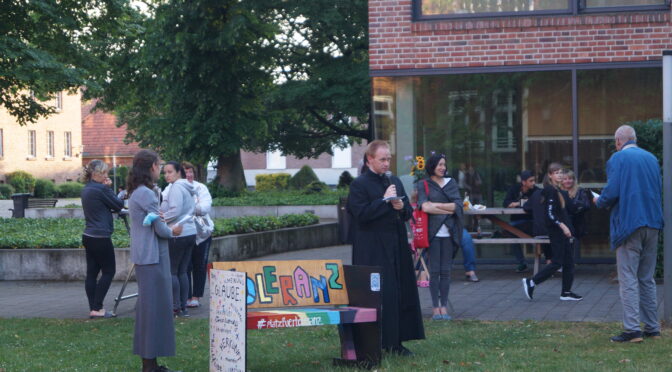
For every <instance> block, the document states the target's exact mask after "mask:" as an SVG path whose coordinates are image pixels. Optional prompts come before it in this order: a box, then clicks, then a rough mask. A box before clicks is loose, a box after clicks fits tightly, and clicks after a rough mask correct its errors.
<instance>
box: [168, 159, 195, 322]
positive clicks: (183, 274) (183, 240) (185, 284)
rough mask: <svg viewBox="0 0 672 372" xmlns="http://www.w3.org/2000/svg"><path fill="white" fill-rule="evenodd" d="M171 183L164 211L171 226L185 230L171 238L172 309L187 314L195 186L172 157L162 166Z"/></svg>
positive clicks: (183, 314) (180, 314) (180, 313)
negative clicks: (188, 268)
mask: <svg viewBox="0 0 672 372" xmlns="http://www.w3.org/2000/svg"><path fill="white" fill-rule="evenodd" d="M163 173H164V177H165V178H166V181H167V182H168V183H169V185H168V187H166V189H165V190H164V191H163V201H162V202H161V212H162V213H163V218H164V219H165V221H166V223H167V224H168V226H175V225H180V226H182V233H181V234H180V235H179V236H178V237H175V238H173V239H170V241H169V242H168V251H169V252H170V274H171V276H172V280H173V312H174V314H175V316H184V317H188V316H189V312H188V311H187V298H188V296H189V279H188V278H187V267H188V266H189V261H191V253H192V251H193V249H194V247H195V246H196V226H195V225H194V209H195V206H196V204H195V203H194V188H193V186H192V185H191V184H190V183H189V182H187V180H186V179H184V178H183V177H184V169H182V166H181V165H180V163H177V162H174V161H169V162H167V163H166V164H165V165H164V166H163Z"/></svg>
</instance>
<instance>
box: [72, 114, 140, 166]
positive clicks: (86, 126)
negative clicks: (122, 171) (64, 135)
mask: <svg viewBox="0 0 672 372" xmlns="http://www.w3.org/2000/svg"><path fill="white" fill-rule="evenodd" d="M94 105H95V102H85V103H83V104H82V141H83V144H84V152H83V154H82V164H84V165H85V164H87V163H88V162H89V161H91V160H93V159H100V160H103V161H105V162H106V163H107V164H108V165H109V166H110V167H111V166H113V165H117V166H122V165H124V166H128V167H130V166H131V165H132V164H133V156H134V155H135V153H136V152H138V150H140V147H139V146H138V144H137V143H135V142H133V143H129V144H125V143H124V138H125V137H126V126H121V127H117V125H116V123H117V117H116V116H115V115H114V114H112V113H107V112H103V111H100V110H98V111H92V109H93V107H94Z"/></svg>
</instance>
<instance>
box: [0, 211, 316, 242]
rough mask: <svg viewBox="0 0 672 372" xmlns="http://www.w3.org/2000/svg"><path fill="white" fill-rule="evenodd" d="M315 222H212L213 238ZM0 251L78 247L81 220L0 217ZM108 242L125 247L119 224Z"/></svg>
mask: <svg viewBox="0 0 672 372" xmlns="http://www.w3.org/2000/svg"><path fill="white" fill-rule="evenodd" d="M318 222H319V217H317V216H315V215H314V214H311V213H304V214H289V215H284V216H281V217H271V216H269V217H266V216H253V217H236V218H217V219H215V232H214V233H213V236H215V237H217V236H225V235H231V234H242V233H251V232H259V231H267V230H276V229H280V228H287V227H297V226H308V225H314V224H316V223H318ZM0 231H2V234H0V248H4V249H25V248H81V247H82V243H81V241H82V231H84V220H83V219H81V218H35V219H32V218H0ZM112 243H113V244H114V246H115V247H120V248H123V247H128V246H129V238H128V234H127V233H126V228H125V227H124V224H123V221H121V220H119V219H115V220H114V234H113V235H112Z"/></svg>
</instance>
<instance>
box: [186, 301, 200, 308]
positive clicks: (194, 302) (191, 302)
mask: <svg viewBox="0 0 672 372" xmlns="http://www.w3.org/2000/svg"><path fill="white" fill-rule="evenodd" d="M199 306H201V303H200V302H198V300H189V301H187V307H199Z"/></svg>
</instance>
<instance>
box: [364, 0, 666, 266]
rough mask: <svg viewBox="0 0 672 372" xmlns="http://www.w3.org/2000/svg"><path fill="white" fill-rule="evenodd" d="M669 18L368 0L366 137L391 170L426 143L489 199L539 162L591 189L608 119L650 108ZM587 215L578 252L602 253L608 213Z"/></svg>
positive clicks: (617, 5)
mask: <svg viewBox="0 0 672 372" xmlns="http://www.w3.org/2000/svg"><path fill="white" fill-rule="evenodd" d="M670 15H671V14H670V5H669V1H667V0H628V1H626V0H567V1H563V0H556V1H542V0H529V1H528V0H501V1H490V0H459V1H458V0H454V1H448V0H370V1H369V31H370V74H371V76H372V77H373V104H374V122H375V130H374V133H375V137H376V138H381V139H386V140H389V141H391V142H392V143H393V157H394V159H393V161H394V168H395V171H396V173H397V174H406V173H407V171H408V170H409V167H410V164H409V163H408V162H407V161H405V160H404V158H405V157H407V156H409V155H416V154H425V155H426V154H427V153H429V152H430V151H439V152H442V153H445V154H446V155H447V157H448V167H449V169H451V170H452V173H453V175H454V176H455V177H457V176H458V175H460V174H463V173H464V172H469V171H470V172H476V173H478V175H480V177H479V178H480V179H481V180H482V183H481V184H480V185H466V184H463V185H461V186H462V187H463V188H464V189H465V190H466V189H469V188H472V189H473V188H475V187H476V186H478V188H479V189H480V190H478V194H479V195H478V197H479V198H480V199H481V202H482V203H483V204H486V205H488V206H501V203H502V199H503V195H504V193H505V192H506V190H507V188H508V186H509V185H511V184H513V183H514V182H516V174H518V172H520V170H521V169H530V170H533V171H535V172H536V173H537V175H539V176H540V177H541V175H542V174H543V173H544V169H545V168H546V166H547V165H548V164H549V162H551V161H559V162H562V163H563V164H564V165H565V166H567V167H568V168H571V169H573V170H574V171H575V172H576V175H577V177H578V179H579V181H580V183H581V186H583V187H589V188H594V189H599V188H600V187H602V186H603V185H604V183H605V182H606V174H605V170H604V166H605V164H606V161H607V159H608V158H609V156H610V155H611V153H612V151H613V133H614V131H615V129H616V128H617V127H618V126H619V125H621V124H623V123H628V122H633V121H646V120H648V119H652V118H654V119H655V118H661V116H662V113H661V112H662V85H661V80H662V67H661V66H662V51H663V50H666V49H672V38H671V36H672V24H671V22H670ZM411 182H412V181H411V180H410V178H408V177H406V179H405V183H406V184H407V187H410V185H411ZM588 221H590V224H589V235H588V236H587V237H586V238H585V239H584V242H583V243H584V244H583V246H582V247H581V257H582V260H583V261H584V262H586V261H590V260H598V261H604V259H605V258H609V257H611V253H609V250H608V244H607V237H606V235H607V234H608V219H607V217H606V213H605V212H604V211H593V212H591V215H590V216H588ZM483 254H487V253H483Z"/></svg>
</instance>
